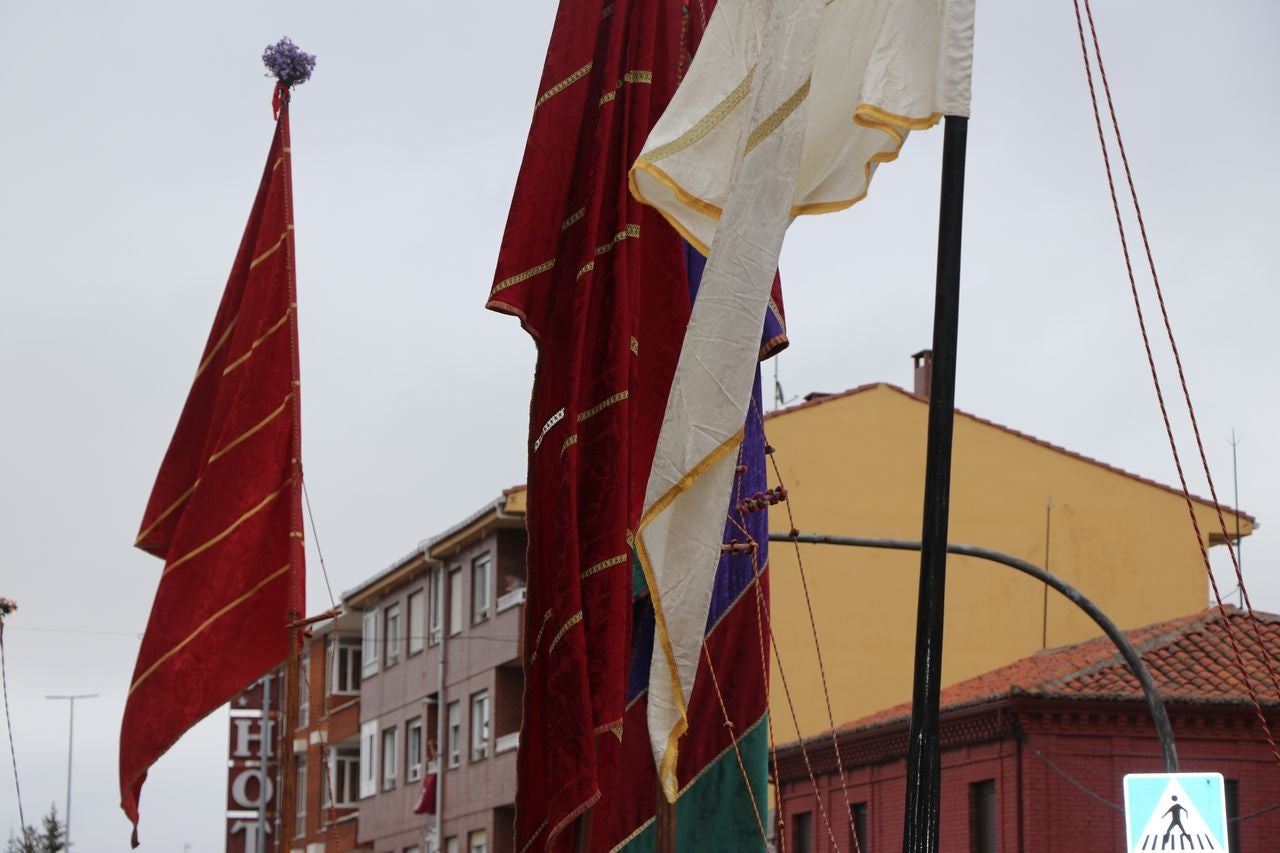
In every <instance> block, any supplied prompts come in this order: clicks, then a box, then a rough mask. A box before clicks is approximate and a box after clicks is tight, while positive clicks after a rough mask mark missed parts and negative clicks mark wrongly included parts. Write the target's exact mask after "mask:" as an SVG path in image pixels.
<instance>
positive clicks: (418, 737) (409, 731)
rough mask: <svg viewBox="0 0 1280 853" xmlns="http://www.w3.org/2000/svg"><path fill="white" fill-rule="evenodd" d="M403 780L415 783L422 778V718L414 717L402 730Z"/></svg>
mask: <svg viewBox="0 0 1280 853" xmlns="http://www.w3.org/2000/svg"><path fill="white" fill-rule="evenodd" d="M404 778H405V781H406V782H417V781H418V780H419V779H421V778H422V718H421V717H414V718H413V719H412V720H410V721H409V724H408V725H407V726H405V730H404Z"/></svg>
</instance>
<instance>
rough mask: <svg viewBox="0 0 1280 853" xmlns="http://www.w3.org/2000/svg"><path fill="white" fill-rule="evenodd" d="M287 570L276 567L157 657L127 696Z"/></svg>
mask: <svg viewBox="0 0 1280 853" xmlns="http://www.w3.org/2000/svg"><path fill="white" fill-rule="evenodd" d="M287 571H289V565H288V564H285V566H284V568H282V569H276V570H275V571H274V572H272V573H271V574H269V575H267V577H266V578H264V579H263V580H262V581H261V582H260V583H258V585H257V586H255V587H254V588H253V589H251V590H249V591H248V592H246V593H245V594H244V595H242V596H240V597H239V598H237V599H236V600H235V601H233V602H231V603H230V604H228V605H227V606H226V607H224V608H222V609H221V610H219V611H218V612H217V613H215V614H213V615H212V616H210V617H209V618H208V619H206V620H204V621H203V622H201V623H200V625H199V627H197V628H196V629H195V630H194V631H192V632H191V633H190V634H188V635H187V636H186V639H184V640H183V641H182V642H180V643H178V644H177V645H176V646H174V647H173V648H171V649H169V651H167V652H165V653H164V654H163V655H161V656H160V657H159V658H157V659H156V662H155V663H153V664H151V666H149V667H147V668H146V670H144V671H143V673H142V675H139V676H138V678H137V680H136V681H134V682H133V684H131V685H129V692H128V693H127V694H125V695H126V696H130V695H132V694H133V691H135V690H137V689H138V685H139V684H141V683H142V682H144V681H146V680H147V679H148V678H149V677H150V676H151V674H152V673H153V672H155V671H156V670H157V669H159V668H160V665H161V664H163V663H164V662H165V661H167V660H168V659H169V658H171V657H173V656H174V655H176V654H177V653H178V652H180V651H182V650H183V649H184V648H186V646H187V644H188V643H190V642H191V641H192V640H194V639H195V638H196V637H198V636H200V634H202V633H203V632H204V630H205V629H206V628H208V627H209V626H210V625H212V624H213V623H214V622H216V621H218V620H219V619H221V618H222V617H223V616H225V615H227V614H228V613H230V612H231V611H232V610H234V609H235V608H237V607H239V606H240V605H241V604H244V603H245V601H247V600H248V599H250V598H252V597H253V596H255V595H257V594H258V593H259V592H260V591H261V590H262V588H263V587H264V586H266V585H267V584H269V583H271V582H272V581H273V580H275V579H276V578H278V577H280V576H281V575H282V574H284V573H285V572H287Z"/></svg>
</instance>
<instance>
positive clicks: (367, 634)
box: [360, 609, 379, 678]
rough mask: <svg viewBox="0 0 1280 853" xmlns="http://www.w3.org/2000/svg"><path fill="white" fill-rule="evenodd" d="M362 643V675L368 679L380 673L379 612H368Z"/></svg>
mask: <svg viewBox="0 0 1280 853" xmlns="http://www.w3.org/2000/svg"><path fill="white" fill-rule="evenodd" d="M360 641H361V645H362V649H361V655H360V659H361V660H362V661H363V663H362V664H361V665H360V675H361V676H363V677H365V678H368V677H369V676H370V675H376V674H377V672H378V660H379V655H378V611H377V609H374V610H366V611H365V613H364V622H363V623H361V634H360Z"/></svg>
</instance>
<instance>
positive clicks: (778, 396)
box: [773, 353, 796, 412]
mask: <svg viewBox="0 0 1280 853" xmlns="http://www.w3.org/2000/svg"><path fill="white" fill-rule="evenodd" d="M781 359H782V355H781V353H779V354H778V355H775V356H774V357H773V410H774V411H775V412H776V411H778V409H781V408H782V407H783V406H785V405H787V404H788V403H791V402H792V401H794V400H795V399H796V398H795V397H792V398H791V399H790V400H788V399H787V396H786V395H785V394H783V393H782V382H781V380H779V379H778V362H779V361H780V360H781Z"/></svg>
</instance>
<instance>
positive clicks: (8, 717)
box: [0, 616, 27, 839]
mask: <svg viewBox="0 0 1280 853" xmlns="http://www.w3.org/2000/svg"><path fill="white" fill-rule="evenodd" d="M0 684H3V686H4V722H5V726H6V727H7V728H8V729H9V757H10V759H12V761H13V787H14V790H15V791H17V796H18V824H19V825H20V826H21V827H22V837H23V838H24V839H25V838H26V837H27V818H26V815H25V814H23V812H22V783H21V782H19V781H18V753H17V751H16V750H15V749H14V748H13V715H12V714H11V713H10V712H9V674H8V670H7V669H6V668H5V661H4V617H3V616H0Z"/></svg>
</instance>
